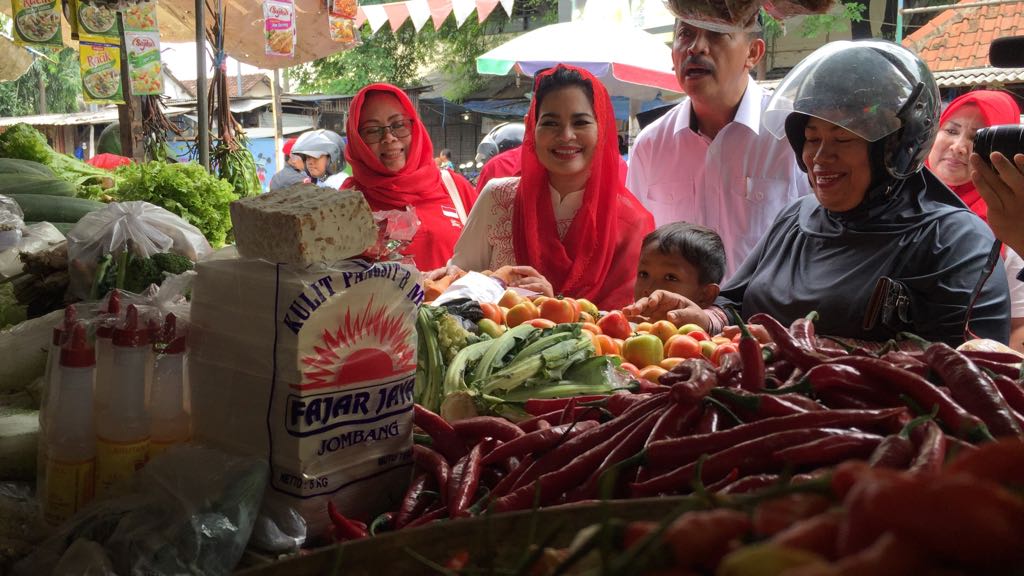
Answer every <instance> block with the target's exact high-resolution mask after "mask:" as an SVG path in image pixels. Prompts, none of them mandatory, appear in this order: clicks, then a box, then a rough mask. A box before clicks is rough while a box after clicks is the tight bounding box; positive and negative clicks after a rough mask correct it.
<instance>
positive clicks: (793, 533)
mask: <svg viewBox="0 0 1024 576" xmlns="http://www.w3.org/2000/svg"><path fill="white" fill-rule="evenodd" d="M842 520H843V514H842V512H841V511H839V510H829V511H827V512H823V513H821V514H818V515H817V516H814V517H812V518H807V519H806V520H801V521H800V522H797V523H795V524H793V525H792V526H789V527H788V528H786V529H785V530H783V531H781V532H778V533H776V534H775V535H774V536H772V537H771V538H770V539H769V540H768V542H769V543H771V544H775V545H777V546H781V547H783V548H793V549H797V550H806V551H808V552H812V553H814V554H817V555H819V556H821V557H822V558H826V559H829V560H833V559H835V558H836V557H837V556H838V552H837V550H836V541H837V540H838V539H839V526H840V524H841V523H842Z"/></svg>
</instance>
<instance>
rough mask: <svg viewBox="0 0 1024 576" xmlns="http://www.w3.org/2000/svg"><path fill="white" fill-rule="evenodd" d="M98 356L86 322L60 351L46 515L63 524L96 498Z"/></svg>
mask: <svg viewBox="0 0 1024 576" xmlns="http://www.w3.org/2000/svg"><path fill="white" fill-rule="evenodd" d="M95 366H96V355H95V350H94V349H93V348H92V347H91V346H89V342H88V340H87V339H86V335H85V327H84V326H83V325H82V324H75V325H74V328H73V330H72V332H71V338H70V341H68V342H67V343H66V344H65V345H64V346H63V348H61V352H60V364H59V365H58V368H57V370H58V371H59V378H58V382H59V385H58V390H57V394H56V395H55V397H54V399H53V404H52V405H51V408H52V412H53V417H52V419H51V420H50V427H49V429H48V430H47V434H46V444H47V460H46V484H45V486H46V489H45V502H44V504H43V514H44V516H45V518H46V520H47V521H48V522H50V523H51V524H60V523H61V522H63V521H65V520H67V519H68V518H70V517H71V515H72V514H74V513H75V512H76V511H78V509H80V508H81V507H82V506H84V505H85V504H87V503H88V502H89V501H90V500H92V497H93V493H94V486H95V485H94V483H93V474H94V465H95V460H96V436H95V432H94V430H93V413H92V387H93V379H94V377H95V373H96V370H95Z"/></svg>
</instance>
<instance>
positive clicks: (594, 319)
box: [580, 312, 597, 324]
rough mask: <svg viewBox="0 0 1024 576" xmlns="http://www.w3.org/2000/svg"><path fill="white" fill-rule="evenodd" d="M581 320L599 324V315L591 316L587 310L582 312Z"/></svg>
mask: <svg viewBox="0 0 1024 576" xmlns="http://www.w3.org/2000/svg"><path fill="white" fill-rule="evenodd" d="M580 322H587V323H592V324H597V317H596V316H591V315H590V314H589V313H587V312H580Z"/></svg>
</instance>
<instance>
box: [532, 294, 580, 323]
mask: <svg viewBox="0 0 1024 576" xmlns="http://www.w3.org/2000/svg"><path fill="white" fill-rule="evenodd" d="M538 300H540V298H538ZM534 304H536V302H534ZM539 309H540V317H541V318H547V319H548V320H551V321H552V322H554V323H555V324H567V323H569V322H575V321H576V320H577V319H578V318H579V317H580V314H579V312H577V311H576V308H575V307H574V306H573V303H572V302H570V301H568V300H566V299H564V298H563V299H561V300H559V299H557V298H545V299H544V301H543V302H541V303H540V306H539Z"/></svg>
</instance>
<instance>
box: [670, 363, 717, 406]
mask: <svg viewBox="0 0 1024 576" xmlns="http://www.w3.org/2000/svg"><path fill="white" fill-rule="evenodd" d="M661 383H662V384H665V385H668V386H672V392H671V395H672V400H674V401H676V402H681V403H690V404H692V403H694V402H699V401H700V400H701V399H703V398H704V397H705V396H707V395H708V392H710V391H711V389H712V388H714V387H715V386H716V385H717V384H718V375H717V374H716V373H715V367H714V366H712V365H711V363H710V362H708V361H707V360H705V359H703V358H687V359H686V360H683V361H682V362H680V363H679V364H676V365H675V366H674V367H673V368H672V370H669V372H668V373H667V374H663V375H662V376H661Z"/></svg>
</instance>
